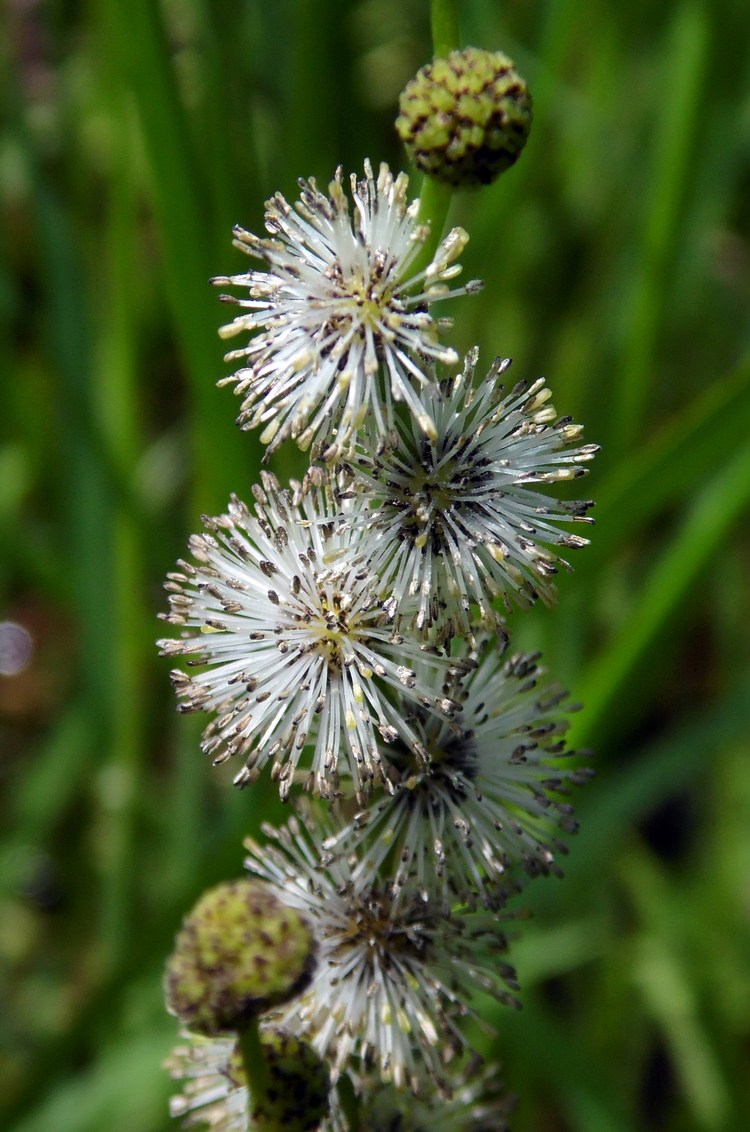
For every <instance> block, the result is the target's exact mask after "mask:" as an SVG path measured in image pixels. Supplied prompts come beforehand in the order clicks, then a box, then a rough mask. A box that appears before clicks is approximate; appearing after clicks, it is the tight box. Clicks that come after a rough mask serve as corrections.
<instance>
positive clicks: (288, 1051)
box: [225, 1026, 331, 1132]
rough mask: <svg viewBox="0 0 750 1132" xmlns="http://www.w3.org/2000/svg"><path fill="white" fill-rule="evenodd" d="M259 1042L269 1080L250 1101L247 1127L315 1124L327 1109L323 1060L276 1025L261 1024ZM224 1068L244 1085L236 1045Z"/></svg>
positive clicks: (291, 1128)
mask: <svg viewBox="0 0 750 1132" xmlns="http://www.w3.org/2000/svg"><path fill="white" fill-rule="evenodd" d="M260 1044H261V1048H262V1051H263V1059H264V1061H265V1063H266V1069H267V1071H268V1078H269V1080H268V1086H267V1090H266V1095H265V1097H264V1098H263V1099H262V1100H261V1101H259V1102H257V1103H252V1104H251V1110H250V1116H251V1127H253V1128H255V1127H256V1126H258V1127H259V1128H265V1127H266V1126H271V1125H272V1126H273V1127H279V1128H283V1129H284V1132H310V1130H311V1129H314V1128H317V1127H318V1126H319V1124H320V1122H321V1120H323V1118H324V1117H325V1116H326V1115H327V1114H328V1110H329V1102H328V1094H329V1091H330V1087H331V1081H330V1073H329V1069H328V1066H327V1065H326V1063H325V1062H324V1061H323V1060H322V1059H321V1058H320V1057H318V1055H317V1053H316V1052H315V1050H314V1049H313V1048H312V1046H311V1045H308V1043H307V1042H305V1041H302V1039H301V1038H298V1037H295V1035H294V1034H290V1033H289V1032H288V1031H287V1030H284V1029H282V1028H281V1027H280V1026H263V1027H262V1028H261V1031H260ZM225 1072H226V1075H227V1077H228V1078H229V1080H230V1081H231V1082H232V1084H233V1085H235V1086H236V1087H237V1088H242V1087H243V1086H245V1085H247V1075H246V1073H245V1067H244V1065H243V1062H242V1056H241V1054H240V1051H239V1048H235V1050H234V1052H233V1053H232V1056H231V1058H230V1059H229V1064H228V1065H227V1068H226V1071H225ZM252 1100H253V1102H254V1101H255V1098H254V1097H253V1098H252Z"/></svg>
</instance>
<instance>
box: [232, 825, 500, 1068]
mask: <svg viewBox="0 0 750 1132" xmlns="http://www.w3.org/2000/svg"><path fill="white" fill-rule="evenodd" d="M262 828H263V832H264V834H265V835H266V837H267V838H269V839H271V840H272V841H273V842H275V843H272V844H266V845H263V846H260V845H258V844H256V843H255V842H254V841H252V840H250V839H248V840H247V841H246V842H245V845H246V847H247V849H248V851H249V854H250V855H249V857H248V858H247V860H246V862H245V863H246V866H247V868H248V869H249V870H250V872H251V873H253V874H255V875H256V876H258V877H261V878H262V879H263V880H264V881H266V883H267V884H269V885H270V886H271V887H272V888H274V889H275V890H276V891H278V892H279V893H282V892H283V899H284V901H285V902H286V904H287V905H289V906H290V907H292V908H295V909H298V910H299V911H300V913H301V914H302V915H303V916H304V917H305V919H306V920H307V922H308V923H309V924H310V927H311V929H312V931H313V934H314V936H315V938H316V941H317V945H318V958H319V963H318V966H317V968H316V972H315V975H314V976H313V980H312V982H311V984H310V986H309V987H308V989H307V991H305V992H304V993H303V994H302V996H301V997H300V998H299V999H297V1000H296V1001H295V1002H294V1003H292V1004H290V1006H289V1007H288V1008H285V1009H284V1010H283V1012H280V1014H279V1017H278V1020H279V1022H280V1024H281V1025H282V1026H285V1027H288V1028H289V1029H291V1030H292V1031H293V1032H299V1033H300V1034H301V1036H302V1037H304V1038H305V1039H306V1040H307V1041H309V1042H310V1044H311V1045H312V1046H313V1048H314V1049H315V1050H316V1052H317V1053H318V1054H319V1056H320V1057H322V1058H323V1059H324V1060H325V1061H327V1062H328V1063H329V1065H330V1066H331V1072H332V1077H333V1079H334V1080H335V1079H336V1078H337V1077H338V1075H339V1074H340V1073H342V1072H345V1071H347V1069H349V1068H354V1069H355V1071H356V1069H357V1065H358V1064H359V1065H361V1066H362V1067H363V1068H364V1067H365V1066H371V1067H372V1068H373V1069H374V1071H375V1072H376V1073H378V1074H379V1075H380V1076H381V1077H382V1078H383V1079H384V1080H386V1081H393V1083H394V1084H395V1085H396V1086H397V1087H399V1088H401V1087H404V1086H406V1087H409V1088H411V1089H414V1090H417V1089H419V1083H420V1081H423V1080H424V1076H425V1074H427V1075H428V1076H429V1077H430V1079H431V1080H432V1081H433V1083H435V1084H437V1085H440V1084H441V1082H442V1080H443V1076H444V1066H445V1064H446V1063H447V1061H449V1060H451V1058H452V1057H453V1056H454V1055H455V1054H456V1053H457V1052H459V1051H461V1050H464V1049H466V1048H467V1039H466V1036H465V1035H464V1034H463V1033H462V1031H461V1028H460V1021H461V1019H462V1018H463V1017H465V1016H466V1015H467V1014H470V1015H471V1016H472V1017H474V1018H475V1019H476V1014H475V1012H474V1010H473V1008H472V1006H471V1001H472V999H473V995H474V994H475V993H485V994H489V995H492V996H493V997H494V998H495V999H497V1000H498V1001H500V1002H504V1003H506V1004H508V1005H512V1006H517V1005H518V1001H517V999H516V998H515V995H514V994H513V991H515V990H516V989H517V985H516V981H515V974H514V972H513V969H512V968H511V967H509V966H508V964H507V963H505V962H503V961H502V959H501V958H500V956H501V954H502V952H504V951H505V949H506V946H507V941H506V939H505V936H504V935H503V933H502V931H501V930H500V916H499V915H498V913H497V910H495V911H493V912H491V913H490V912H484V911H463V912H461V913H454V914H447V913H446V910H445V908H444V906H443V904H442V903H441V902H439V901H436V900H433V899H431V898H430V897H427V898H425V894H424V893H422V892H421V891H418V890H417V888H416V887H415V886H411V887H408V886H407V887H404V888H402V889H400V890H398V891H396V889H395V888H394V886H393V885H392V884H390V883H388V882H387V881H383V880H380V879H376V880H373V881H371V882H361V881H359V880H357V879H356V877H355V871H356V860H355V859H350V858H345V857H343V856H337V857H334V858H332V859H326V860H325V861H324V862H321V849H320V846H321V844H322V841H323V840H324V839H325V837H326V834H330V833H332V827H331V826H330V825H329V824H328V823H327V822H325V821H324V820H323V819H321V820H318V821H317V822H316V824H315V825H314V826H313V824H312V823H310V824H309V828H306V827H305V826H303V825H302V824H301V823H300V822H299V821H298V820H297V819H296V818H292V820H291V821H290V822H289V823H288V825H286V826H284V827H282V828H281V829H280V830H275V829H272V828H271V827H269V826H267V825H264V826H263V827H262Z"/></svg>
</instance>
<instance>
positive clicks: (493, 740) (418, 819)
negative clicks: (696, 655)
mask: <svg viewBox="0 0 750 1132" xmlns="http://www.w3.org/2000/svg"><path fill="white" fill-rule="evenodd" d="M483 651H484V655H483V657H482V659H481V661H480V663H479V666H478V667H477V668H476V669H475V670H474V671H473V672H472V673H470V674H469V675H468V677H466V679H465V680H464V681H463V682H462V683H461V685H460V686H459V684H458V681H456V682H454V683H452V684H451V685H450V689H448V688H446V693H447V692H448V691H450V694H451V695H452V696H454V697H455V698H456V699H460V700H461V702H462V704H463V711H462V713H461V722H460V726H458V727H456V726H453V727H448V726H446V725H445V723H444V722H443V721H442V720H441V719H440V718H439V717H438V716H436V715H434V714H431V713H428V712H426V711H423V710H421V709H420V708H417V709H416V713H415V711H414V709H413V708H410V707H409V706H407V705H406V704H404V706H403V710H404V713H405V714H406V715H407V717H409V719H410V722H411V723H412V726H413V729H414V731H415V732H417V733H418V734H419V737H420V743H419V745H418V746H417V747H416V748H414V747H412V749H407V748H406V747H404V746H403V745H402V744H400V743H398V742H397V743H395V744H394V745H393V747H392V748H391V749H390V750H389V752H388V764H389V770H390V773H391V777H392V781H393V783H394V786H395V790H394V793H393V794H392V795H391V796H389V797H386V798H383V799H381V800H379V801H377V802H374V803H373V805H372V806H371V807H370V808H369V809H366V810H364V811H363V812H362V813H360V814H358V815H357V816H356V817H355V819H354V821H353V822H352V823H351V824H350V825H349V826H347V827H345V828H344V829H343V830H341V831H340V832H339V833H338V835H337V836H336V837H335V839H334V840H333V841H331V842H330V843H329V844H328V848H330V849H332V850H335V851H336V852H337V853H342V854H348V853H352V854H356V855H357V860H358V864H357V865H356V866H355V874H356V875H357V876H358V877H359V878H361V879H365V878H367V877H373V876H377V875H378V874H382V872H383V869H384V868H387V867H388V862H389V861H396V862H397V865H396V873H395V882H396V884H397V885H398V884H401V883H403V881H404V880H405V879H406V878H409V877H413V878H414V879H415V880H416V883H417V884H418V885H419V887H420V888H421V889H422V890H423V891H424V892H425V893H430V894H431V896H432V898H434V899H439V898H440V897H442V899H443V901H444V902H445V903H446V905H447V906H449V907H450V905H451V904H452V903H454V902H455V901H456V900H457V899H458V900H461V901H471V900H472V898H473V897H474V895H475V894H478V895H480V896H481V898H482V900H483V902H484V903H485V904H487V905H488V906H492V905H493V904H495V903H496V902H497V901H498V899H499V900H500V902H501V904H502V902H503V901H504V900H505V899H506V898H507V895H508V889H507V888H506V886H507V885H509V886H510V890H511V891H512V889H513V887H514V886H515V884H516V879H517V876H518V871H519V868H520V869H522V870H523V871H524V872H525V873H526V874H528V875H530V876H539V875H549V874H550V873H557V874H558V875H559V874H560V868H559V866H558V864H557V860H556V857H557V856H558V855H559V854H561V853H565V852H566V847H565V844H564V843H563V842H562V841H561V840H560V837H559V833H560V832H563V833H566V834H570V833H574V832H575V830H576V828H577V825H576V822H575V819H574V816H573V809H572V806H571V805H570V802H569V800H568V799H569V794H570V788H571V786H573V785H578V784H580V783H582V782H584V781H586V780H587V779H588V778H589V777H590V774H591V772H590V771H589V770H587V769H583V768H578V767H576V768H574V767H570V766H565V763H566V762H567V761H568V760H569V759H570V757H571V756H573V755H575V754H576V752H575V751H572V750H569V749H567V748H566V746H565V741H564V738H563V737H564V734H565V731H566V730H567V726H568V724H567V721H566V719H565V718H564V714H563V713H564V712H565V711H566V710H568V711H570V710H571V708H570V707H568V708H567V709H566V708H565V707H564V706H563V704H564V701H565V699H566V693H565V692H563V691H562V690H561V689H560V688H559V687H556V686H550V685H545V684H544V683H543V682H542V677H543V670H542V669H541V668H539V666H538V664H537V661H538V656H535V655H522V654H519V655H515V656H511V657H509V658H507V659H505V658H503V656H502V653H498V652H497V651H495V650H494V649H493V648H492V647H491V646H488V645H487V644H485V649H484V650H483Z"/></svg>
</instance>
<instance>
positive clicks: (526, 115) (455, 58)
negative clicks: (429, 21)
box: [396, 47, 531, 188]
mask: <svg viewBox="0 0 750 1132" xmlns="http://www.w3.org/2000/svg"><path fill="white" fill-rule="evenodd" d="M399 109H400V111H401V113H400V114H399V116H398V118H397V119H396V129H397V131H398V134H399V137H400V138H401V140H402V141H403V143H404V145H405V146H406V148H407V150H408V152H409V155H410V156H411V158H412V160H413V161H414V163H415V165H416V166H417V168H418V169H421V170H422V171H423V172H424V173H428V174H429V175H430V176H431V177H434V178H435V180H437V181H445V182H447V183H448V184H449V185H454V186H456V187H461V188H466V187H470V186H475V185H488V184H489V183H490V182H491V181H494V180H495V178H496V177H498V176H499V175H500V174H501V173H503V172H504V171H505V170H506V169H508V168H510V166H511V165H513V163H514V162H515V161H516V160H517V159H518V157H519V155H520V153H521V150H522V149H523V147H524V145H525V144H526V139H527V137H528V135H529V130H530V129H531V96H530V94H529V92H528V90H527V88H526V83H525V82H524V80H523V79H522V78H521V76H520V75H519V74H518V72H517V71H516V69H515V66H514V64H513V62H512V60H511V59H509V58H508V56H507V55H503V53H502V52H501V51H494V52H493V51H483V50H480V49H479V48H476V47H467V48H465V49H464V50H463V51H452V52H451V53H450V55H449V56H448V58H447V59H443V58H441V59H435V60H434V61H433V62H432V63H428V64H427V66H425V67H422V69H421V70H420V71H418V72H417V74H416V75H415V76H414V78H413V79H412V80H411V82H409V83H407V84H406V87H405V88H404V90H403V92H402V94H401V98H400V100H399Z"/></svg>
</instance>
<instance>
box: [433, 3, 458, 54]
mask: <svg viewBox="0 0 750 1132" xmlns="http://www.w3.org/2000/svg"><path fill="white" fill-rule="evenodd" d="M430 26H431V28H432V50H433V54H434V55H436V56H444V55H450V53H451V51H455V50H456V48H457V47H458V46H459V33H458V2H457V0H430Z"/></svg>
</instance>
